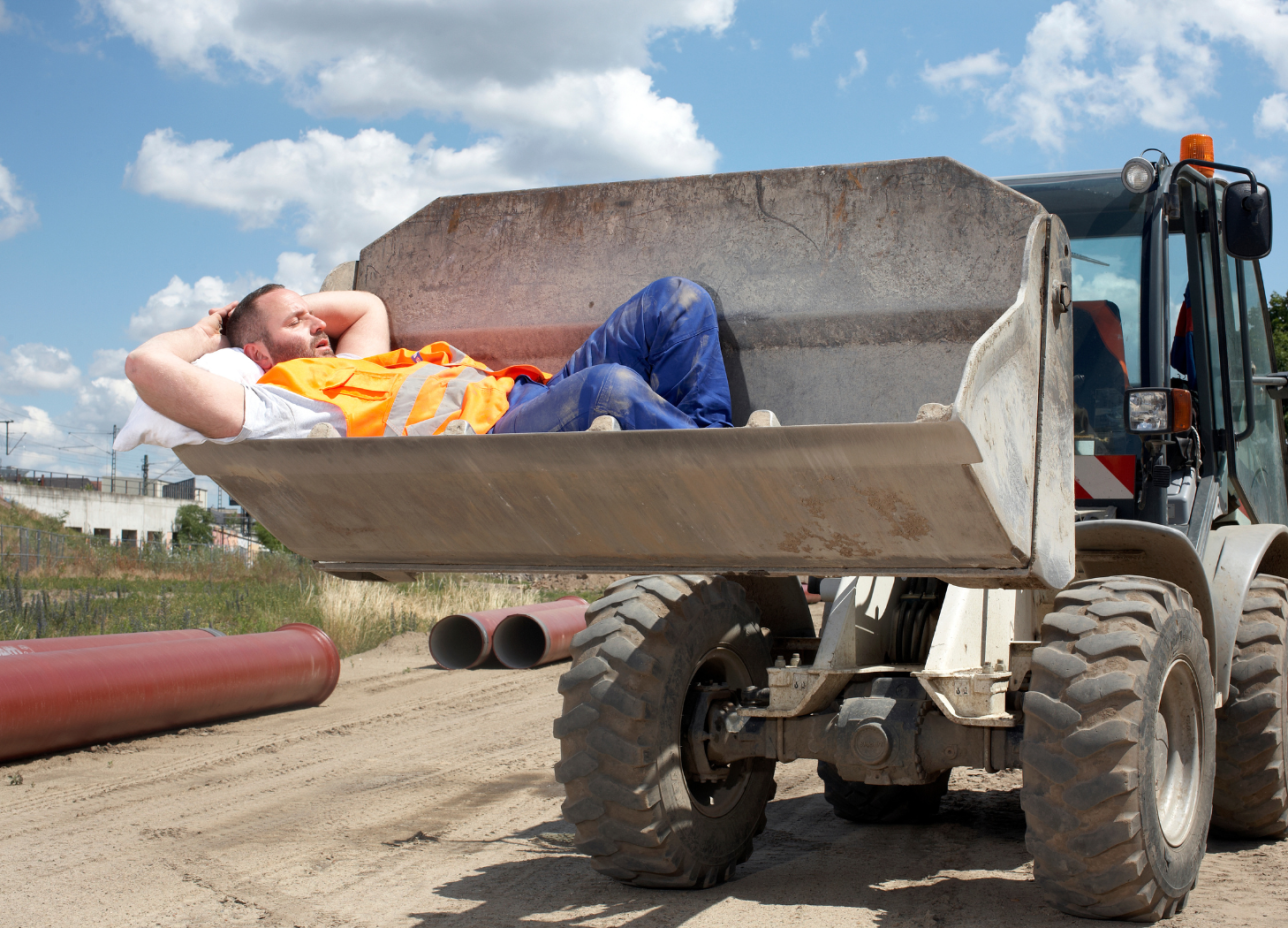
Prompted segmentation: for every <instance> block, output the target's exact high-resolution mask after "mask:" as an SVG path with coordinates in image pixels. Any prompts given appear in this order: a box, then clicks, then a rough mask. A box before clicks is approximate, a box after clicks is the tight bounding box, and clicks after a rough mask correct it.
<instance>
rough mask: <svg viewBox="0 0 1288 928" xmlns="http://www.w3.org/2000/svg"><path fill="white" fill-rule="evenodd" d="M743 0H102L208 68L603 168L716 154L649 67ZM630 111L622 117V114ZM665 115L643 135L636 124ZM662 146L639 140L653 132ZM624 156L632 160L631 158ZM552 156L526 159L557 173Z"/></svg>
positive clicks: (359, 112) (156, 43)
mask: <svg viewBox="0 0 1288 928" xmlns="http://www.w3.org/2000/svg"><path fill="white" fill-rule="evenodd" d="M735 2H736V0H617V2H614V3H601V2H592V0H562V2H552V3H542V4H534V3H531V2H527V0H369V2H366V3H361V4H354V3H352V2H349V0H313V2H311V3H310V4H308V7H307V12H304V11H302V9H301V6H300V4H299V3H298V2H296V0H189V2H188V3H186V4H184V6H183V9H182V13H181V14H176V11H175V9H174V4H173V3H172V2H171V0H98V4H97V5H98V7H99V8H100V9H101V10H102V11H103V12H104V14H105V15H106V16H107V18H108V20H109V22H110V23H111V26H112V28H113V29H115V30H116V31H117V32H119V33H120V34H124V35H128V36H130V37H131V38H133V39H134V40H135V41H136V42H138V43H139V44H141V45H143V46H145V47H147V48H148V49H150V50H151V51H152V52H153V53H154V54H155V55H156V56H157V57H158V58H159V59H160V60H161V61H162V62H163V63H166V64H169V65H172V66H175V67H183V68H188V69H191V70H193V71H196V72H198V73H200V74H203V75H205V76H207V77H210V78H217V77H220V76H224V75H226V74H228V73H238V72H239V70H240V71H241V72H242V73H249V74H250V75H252V76H254V77H255V78H257V79H259V80H263V81H280V82H281V83H282V84H283V85H284V86H285V87H286V89H287V93H288V95H289V97H290V99H291V100H292V101H293V102H295V103H297V104H298V105H300V106H303V107H304V108H305V109H307V110H309V111H310V112H314V113H318V114H326V115H347V116H354V117H357V118H359V119H371V118H375V117H388V116H398V115H401V114H403V113H406V112H409V111H413V110H419V111H422V112H426V113H430V114H434V115H437V116H440V117H444V118H453V119H454V118H459V119H462V120H464V121H465V122H466V123H468V124H469V125H470V126H471V127H473V128H474V129H475V130H477V131H478V132H481V133H484V134H496V135H498V136H500V137H501V138H503V139H504V140H505V141H506V145H505V147H506V148H507V150H512V151H513V152H514V153H515V154H520V153H522V152H523V151H526V152H528V153H529V154H533V153H552V154H560V153H566V152H567V151H569V150H574V151H576V152H577V153H578V155H577V157H576V158H575V160H574V164H575V165H578V166H580V165H581V164H582V163H583V162H588V163H590V164H592V165H594V169H593V171H594V173H595V176H596V177H600V176H618V175H621V174H623V173H627V172H629V173H632V174H638V173H640V171H641V167H640V164H641V163H643V164H644V165H647V167H645V168H644V169H643V170H644V173H649V174H658V173H664V172H666V171H669V170H671V169H672V167H673V163H674V162H675V161H676V160H677V156H678V160H679V161H680V162H686V163H691V162H693V161H695V160H696V161H699V162H701V163H702V164H703V165H704V168H703V169H704V170H709V169H710V167H711V166H712V165H713V164H714V160H715V149H714V147H713V146H711V145H710V143H708V142H706V141H705V140H702V139H701V138H699V137H698V134H697V124H696V122H695V121H694V120H693V114H692V111H691V109H690V108H689V107H686V106H681V104H679V103H677V102H676V101H675V100H671V99H668V98H661V97H659V96H658V95H657V94H656V93H655V92H654V91H653V90H652V82H651V80H650V79H649V78H648V76H647V75H646V74H645V73H644V71H643V70H642V69H644V68H646V67H649V66H650V65H651V61H650V58H649V54H648V48H649V44H650V42H652V41H653V40H655V39H657V38H658V37H660V36H661V35H663V34H665V33H667V32H671V31H676V30H695V31H701V30H707V31H710V32H712V33H713V34H720V33H721V32H722V31H723V30H724V29H725V28H726V27H727V26H728V25H729V24H730V23H731V22H732V20H733V11H734V5H735ZM619 117H621V118H619ZM641 121H643V122H646V123H649V124H652V125H653V126H654V131H653V132H651V133H641V132H640V131H638V130H639V126H638V124H639V122H641ZM650 136H652V137H660V139H661V141H662V143H663V144H662V145H661V146H657V147H653V148H646V149H643V150H639V149H637V148H636V146H637V145H638V143H639V142H641V141H644V140H645V138H647V137H650ZM623 158H624V159H625V160H623ZM555 163H556V162H553V161H552V160H550V159H549V158H546V159H545V160H542V161H538V162H536V163H532V164H529V165H527V167H526V170H527V171H528V172H537V173H541V172H543V171H546V172H548V171H550V170H551V169H552V167H553V165H554V164H555Z"/></svg>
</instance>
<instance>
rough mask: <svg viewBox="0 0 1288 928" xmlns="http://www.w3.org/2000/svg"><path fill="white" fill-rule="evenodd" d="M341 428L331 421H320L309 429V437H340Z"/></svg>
mask: <svg viewBox="0 0 1288 928" xmlns="http://www.w3.org/2000/svg"><path fill="white" fill-rule="evenodd" d="M339 437H340V430H339V429H337V428H336V427H335V426H334V425H332V424H331V423H330V422H319V423H318V424H317V425H315V426H313V428H312V429H311V430H310V431H309V438H339Z"/></svg>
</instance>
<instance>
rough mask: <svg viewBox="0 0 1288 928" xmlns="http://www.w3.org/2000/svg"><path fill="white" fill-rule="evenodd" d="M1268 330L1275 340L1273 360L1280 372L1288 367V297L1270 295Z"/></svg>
mask: <svg viewBox="0 0 1288 928" xmlns="http://www.w3.org/2000/svg"><path fill="white" fill-rule="evenodd" d="M1270 329H1271V331H1272V332H1273V333H1274V339H1275V360H1276V361H1278V362H1279V367H1280V369H1281V370H1282V369H1283V368H1285V367H1288V296H1285V295H1284V294H1282V293H1272V294H1270Z"/></svg>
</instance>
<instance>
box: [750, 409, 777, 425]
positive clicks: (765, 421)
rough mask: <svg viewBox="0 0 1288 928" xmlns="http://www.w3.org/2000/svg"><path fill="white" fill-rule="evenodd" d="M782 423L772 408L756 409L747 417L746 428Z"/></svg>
mask: <svg viewBox="0 0 1288 928" xmlns="http://www.w3.org/2000/svg"><path fill="white" fill-rule="evenodd" d="M779 425H782V423H781V422H779V421H778V417H777V416H776V415H774V413H773V410H770V409H757V410H756V411H755V412H753V413H752V414H751V415H750V416H748V417H747V426H746V427H747V428H749V429H767V428H773V427H775V426H779Z"/></svg>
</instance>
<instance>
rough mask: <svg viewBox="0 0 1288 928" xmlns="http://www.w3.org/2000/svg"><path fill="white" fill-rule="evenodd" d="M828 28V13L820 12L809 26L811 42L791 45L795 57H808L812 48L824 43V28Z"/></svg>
mask: <svg viewBox="0 0 1288 928" xmlns="http://www.w3.org/2000/svg"><path fill="white" fill-rule="evenodd" d="M826 28H827V14H826V13H820V14H818V16H817V17H815V19H814V22H812V23H810V26H809V42H808V43H806V42H797V43H796V44H795V45H793V46H792V47H791V53H792V57H793V58H808V57H809V53H810V50H811V49H815V48H818V47H819V46H820V45H822V44H823V30H824V29H826Z"/></svg>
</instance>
